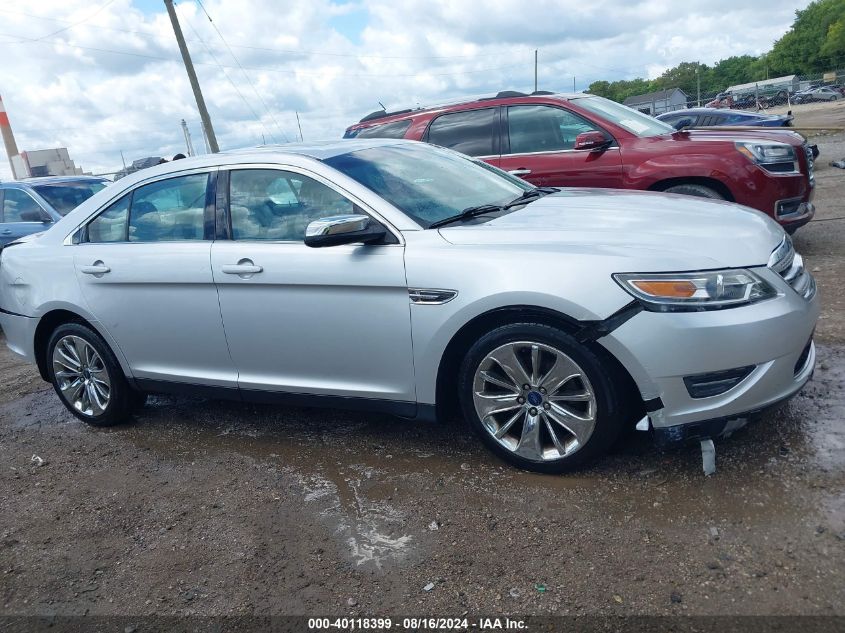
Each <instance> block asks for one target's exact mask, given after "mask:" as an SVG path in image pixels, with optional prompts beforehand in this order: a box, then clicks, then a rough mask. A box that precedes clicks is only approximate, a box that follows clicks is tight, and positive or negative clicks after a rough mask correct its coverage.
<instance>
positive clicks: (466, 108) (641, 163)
mask: <svg viewBox="0 0 845 633" xmlns="http://www.w3.org/2000/svg"><path fill="white" fill-rule="evenodd" d="M344 137H345V138H368V137H369V138H373V137H381V138H406V139H414V140H419V141H426V142H429V143H434V144H436V145H442V146H443V147H449V148H452V149H454V150H457V151H459V152H463V153H465V154H469V155H470V156H476V157H478V158H480V159H482V160H484V161H486V162H488V163H490V164H491V165H495V166H496V167H500V168H501V169H504V170H506V171H508V172H510V173H512V174H515V175H517V176H521V177H522V178H525V179H526V180H528V181H529V182H532V183H534V184H535V185H540V186H558V187H611V188H619V189H644V190H650V191H665V192H669V193H681V194H688V195H694V196H703V197H707V198H719V199H723V200H729V201H732V202H738V203H739V204H743V205H746V206H749V207H753V208H755V209H758V210H760V211H762V212H763V213H766V214H767V215H769V216H771V217H773V218H774V219H775V220H777V221H778V222H779V223H780V224H781V225H782V226H783V227H784V228H785V229H786V230H787V231H789V232H790V233H791V232H794V231H795V230H796V229H797V228H798V227H800V226H802V225H804V224H806V223H807V222H809V221H810V220H811V219H812V217H813V215H814V213H815V208H814V206H813V203H812V202H811V201H810V200H811V199H812V197H813V187H814V184H815V183H814V179H813V154H812V151H811V150H810V148H809V147H808V145H807V144H806V142H805V141H804V138H803V137H802V136H800V135H799V134H797V133H795V132H790V131H786V130H762V129H759V128H755V129H753V130H751V129H749V130H747V131H742V132H739V131H735V130H732V131H719V130H717V129H708V130H682V131H678V130H675V129H674V128H673V127H671V126H669V125H667V124H665V123H663V122H661V121H658V120H657V119H654V118H652V117H650V116H648V115H645V114H642V113H641V112H637V111H636V110H632V109H631V108H628V107H626V106H623V105H620V104H618V103H616V102H614V101H609V100H608V99H604V98H602V97H596V96H593V95H585V94H576V95H561V94H553V93H547V92H535V93H532V94H523V93H519V92H510V91H509V92H500V93H499V94H497V95H495V96H493V97H485V98H480V99H475V100H473V101H467V102H462V103H452V104H448V105H442V106H436V107H431V108H424V109H419V110H402V111H399V112H390V113H388V112H385V111H383V110H381V111H378V112H373V113H372V114H369V115H367V116H365V117H364V118H363V119H361V121H360V122H359V123H356V124H355V125H352V126H350V127H349V128H348V129H347V130H346V134H345V135H344Z"/></svg>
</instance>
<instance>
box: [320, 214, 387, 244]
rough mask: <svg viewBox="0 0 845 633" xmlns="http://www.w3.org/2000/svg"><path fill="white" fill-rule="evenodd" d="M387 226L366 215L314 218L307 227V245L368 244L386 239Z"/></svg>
mask: <svg viewBox="0 0 845 633" xmlns="http://www.w3.org/2000/svg"><path fill="white" fill-rule="evenodd" d="M385 234H386V231H385V228H384V227H383V226H381V225H380V224H378V223H377V222H373V221H371V220H370V218H369V216H366V215H358V214H353V215H332V216H328V217H325V218H320V219H319V220H314V221H313V222H311V223H310V224H309V225H308V226H307V227H306V229H305V245H306V246H312V247H314V248H319V247H322V246H338V245H340V244H355V243H357V242H362V243H364V244H368V243H371V242H378V241H381V240H383V239H384V237H385Z"/></svg>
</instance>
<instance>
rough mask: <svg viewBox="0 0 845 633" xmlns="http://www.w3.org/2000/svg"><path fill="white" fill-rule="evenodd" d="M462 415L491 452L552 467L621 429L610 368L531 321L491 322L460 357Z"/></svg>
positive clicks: (578, 457) (597, 447) (581, 455)
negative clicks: (498, 324)
mask: <svg viewBox="0 0 845 633" xmlns="http://www.w3.org/2000/svg"><path fill="white" fill-rule="evenodd" d="M458 388H459V390H460V391H459V396H460V401H461V408H462V410H463V413H464V416H465V417H466V419H467V420H468V422H469V423H470V425H471V426H472V427H473V429H474V430H475V432H476V433H477V434H478V435H479V436H480V437H481V440H482V441H483V442H484V444H485V445H486V446H487V447H488V448H489V449H490V450H491V451H492V452H493V453H495V454H496V455H498V456H499V457H501V458H503V459H504V460H505V461H507V462H510V463H511V464H513V465H515V466H517V467H519V468H523V469H525V470H531V471H536V472H546V473H558V472H563V471H565V470H569V469H571V468H573V467H575V466H578V465H581V464H583V463H584V462H586V461H588V460H589V459H591V458H593V457H596V456H598V455H600V454H601V453H603V452H604V451H605V450H607V448H608V447H609V446H610V445H611V444H612V442H613V441H614V440H615V439H616V437H617V435H618V434H619V431H620V429H621V426H622V424H621V412H620V407H619V397H618V395H617V391H616V387H615V385H614V383H613V379H612V377H611V373H610V372H609V371H608V370H607V368H606V367H604V366H603V365H602V362H601V360H600V359H599V358H598V357H597V356H596V355H595V354H594V353H593V352H592V351H591V350H590V349H588V348H587V347H585V346H583V345H581V344H579V343H578V342H577V341H575V339H573V338H572V337H571V336H569V335H568V334H566V333H564V332H563V331H561V330H559V329H556V328H553V327H550V326H548V325H543V324H538V323H520V324H513V325H507V326H503V327H499V328H496V329H495V330H493V331H491V332H489V333H488V334H486V335H485V336H483V337H482V338H481V339H479V340H478V341H477V342H476V343H475V344H474V345H473V346H472V347H471V348H470V350H469V352H468V353H467V355H466V357H465V359H464V362H463V363H462V365H461V370H460V376H459V386H458Z"/></svg>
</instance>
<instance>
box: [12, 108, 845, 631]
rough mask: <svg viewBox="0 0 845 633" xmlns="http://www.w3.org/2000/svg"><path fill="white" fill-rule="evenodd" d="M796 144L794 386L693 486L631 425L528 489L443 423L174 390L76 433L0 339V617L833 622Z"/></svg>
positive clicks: (837, 366) (839, 270)
mask: <svg viewBox="0 0 845 633" xmlns="http://www.w3.org/2000/svg"><path fill="white" fill-rule="evenodd" d="M815 110H816V109H814V111H815ZM836 115H837V116H840V115H841V112H839V111H838V110H836ZM816 116H817V115H816ZM805 125H809V123H805ZM815 142H818V143H819V145H820V147H821V150H822V156H821V157H820V159H819V169H818V193H817V197H816V202H817V205H818V208H819V210H818V214H817V219H816V220H814V221H813V222H812V223H811V224H810V225H808V226H807V227H805V228H803V229H802V230H800V231H799V232H798V233H797V235H796V237H795V243H796V247H797V248H798V250H799V251H800V252H802V253H803V254H804V256H805V259H806V261H807V265H808V266H809V267H810V268H811V269H812V270H814V271H815V275H816V276H817V279H818V281H819V285H820V289H821V293H822V301H823V314H822V318H821V321H820V322H819V327H818V330H817V342H818V344H819V361H818V365H817V370H816V375H815V379H814V380H813V382H812V383H810V385H808V387H807V388H806V389H805V390H804V391H803V392H802V393H801V394H800V395H799V396H798V397H796V398H795V399H793V400H792V401H791V402H789V403H788V404H786V405H784V406H782V407H781V408H779V409H778V410H775V411H772V412H769V413H767V414H765V415H764V416H762V417H761V418H760V419H758V420H755V421H754V422H753V423H752V424H750V425H749V426H748V427H746V428H745V429H743V430H741V431H739V432H737V433H736V434H735V435H734V436H733V437H732V438H730V439H727V440H722V441H719V442H718V443H717V463H718V472H717V474H716V475H715V476H712V477H709V478H705V477H704V476H703V475H702V472H701V459H700V454H699V451H698V450H697V448H696V447H687V448H682V449H677V450H672V451H667V452H658V451H657V450H656V449H655V448H654V447H653V446H652V445H651V444H650V443H649V442H648V441H647V439H646V438H645V437H644V436H641V435H636V436H634V437H632V438H630V439H629V440H628V441H627V442H626V443H625V444H624V445H622V446H620V447H618V448H617V449H616V450H615V452H614V453H613V454H612V455H610V456H609V457H608V458H607V459H605V460H603V461H602V462H600V463H599V464H597V465H596V466H594V467H592V468H590V469H588V470H584V471H582V472H579V473H577V474H573V475H567V476H553V477H552V476H539V475H532V474H528V473H524V472H520V471H516V470H514V469H511V468H509V467H506V466H503V465H502V464H501V463H499V462H497V461H496V460H495V459H494V458H492V457H491V456H490V455H488V453H487V452H486V451H485V450H484V449H483V448H482V447H481V446H480V445H479V444H478V443H477V442H476V441H475V439H474V438H473V437H472V436H471V435H469V434H468V432H467V431H466V430H465V429H464V428H463V427H462V426H461V425H456V424H440V425H431V424H420V423H412V422H406V421H400V420H396V419H393V418H390V417H386V416H379V415H370V414H360V413H343V412H334V411H325V410H314V409H294V408H281V407H261V406H250V405H239V404H230V403H219V402H213V401H207V400H197V399H186V398H165V397H155V398H153V399H151V402H150V405H149V406H148V407H146V408H145V409H144V410H143V412H141V413H140V414H139V415H138V417H137V420H136V422H135V423H133V424H130V425H127V426H122V427H118V428H114V429H107V430H96V429H91V428H88V427H86V426H85V425H84V424H82V423H80V422H78V421H77V420H76V419H75V418H73V417H72V416H70V415H69V414H68V413H67V412H66V411H65V410H64V409H63V408H62V406H61V405H60V404H59V402H58V399H57V398H56V396H55V395H54V394H53V392H52V390H51V389H50V388H49V386H48V385H46V384H45V383H43V382H41V381H40V380H39V379H38V378H37V376H36V375H35V373H34V371H33V370H32V369H31V368H29V367H28V366H25V365H23V364H21V363H19V362H18V361H17V360H15V359H14V358H13V357H12V355H11V354H10V353H9V352H8V351H7V350H6V349H5V346H3V349H2V351H0V385H2V386H0V420H2V423H1V424H0V508H2V512H1V513H0V605H2V610H0V615H6V616H8V615H83V614H84V615H130V616H142V615H144V614H166V615H186V614H202V615H253V614H259V615H268V614H309V615H314V614H336V615H343V614H356V615H386V614H392V615H400V614H411V615H442V616H446V615H459V614H461V613H463V612H469V613H470V614H485V613H487V614H489V613H505V614H519V615H527V614H569V615H587V614H603V615H632V614H639V615H642V614H646V615H672V614H683V615H692V614H697V615H709V614H721V615H759V614H778V615H843V614H845V608H844V607H843V605H845V564H843V563H845V555H844V550H845V496H844V495H843V483H845V476H844V475H845V450H843V449H845V429H843V424H842V420H843V418H845V329H843V319H842V315H843V314H845V304H843V301H845V299H843V297H845V293H843V291H842V288H841V286H840V283H839V282H840V280H841V279H842V278H843V277H845V253H844V252H843V251H844V250H845V249H843V247H842V244H843V237H844V236H845V235H844V233H845V220H843V219H842V218H843V217H845V171H843V170H838V169H835V168H832V167H829V166H827V163H828V162H829V160H832V159H834V158H843V157H845V135H842V134H839V135H827V136H820V137H817V138H816V139H815ZM426 587H429V589H428V590H426ZM0 628H2V627H0ZM121 628H122V627H121ZM127 630H128V629H127Z"/></svg>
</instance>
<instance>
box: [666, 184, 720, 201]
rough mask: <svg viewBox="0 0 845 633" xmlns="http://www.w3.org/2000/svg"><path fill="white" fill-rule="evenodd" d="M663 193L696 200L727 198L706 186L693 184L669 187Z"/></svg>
mask: <svg viewBox="0 0 845 633" xmlns="http://www.w3.org/2000/svg"><path fill="white" fill-rule="evenodd" d="M663 192H664V193H674V194H677V195H681V196H693V197H695V198H710V199H711V200H724V199H725V197H724V196H723V195H722V194H720V193H719V192H718V191H716V190H715V189H711V188H710V187H708V186H706V185H697V184H693V183H689V184H684V185H675V186H673V187H667V188H666V189H664V190H663Z"/></svg>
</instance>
